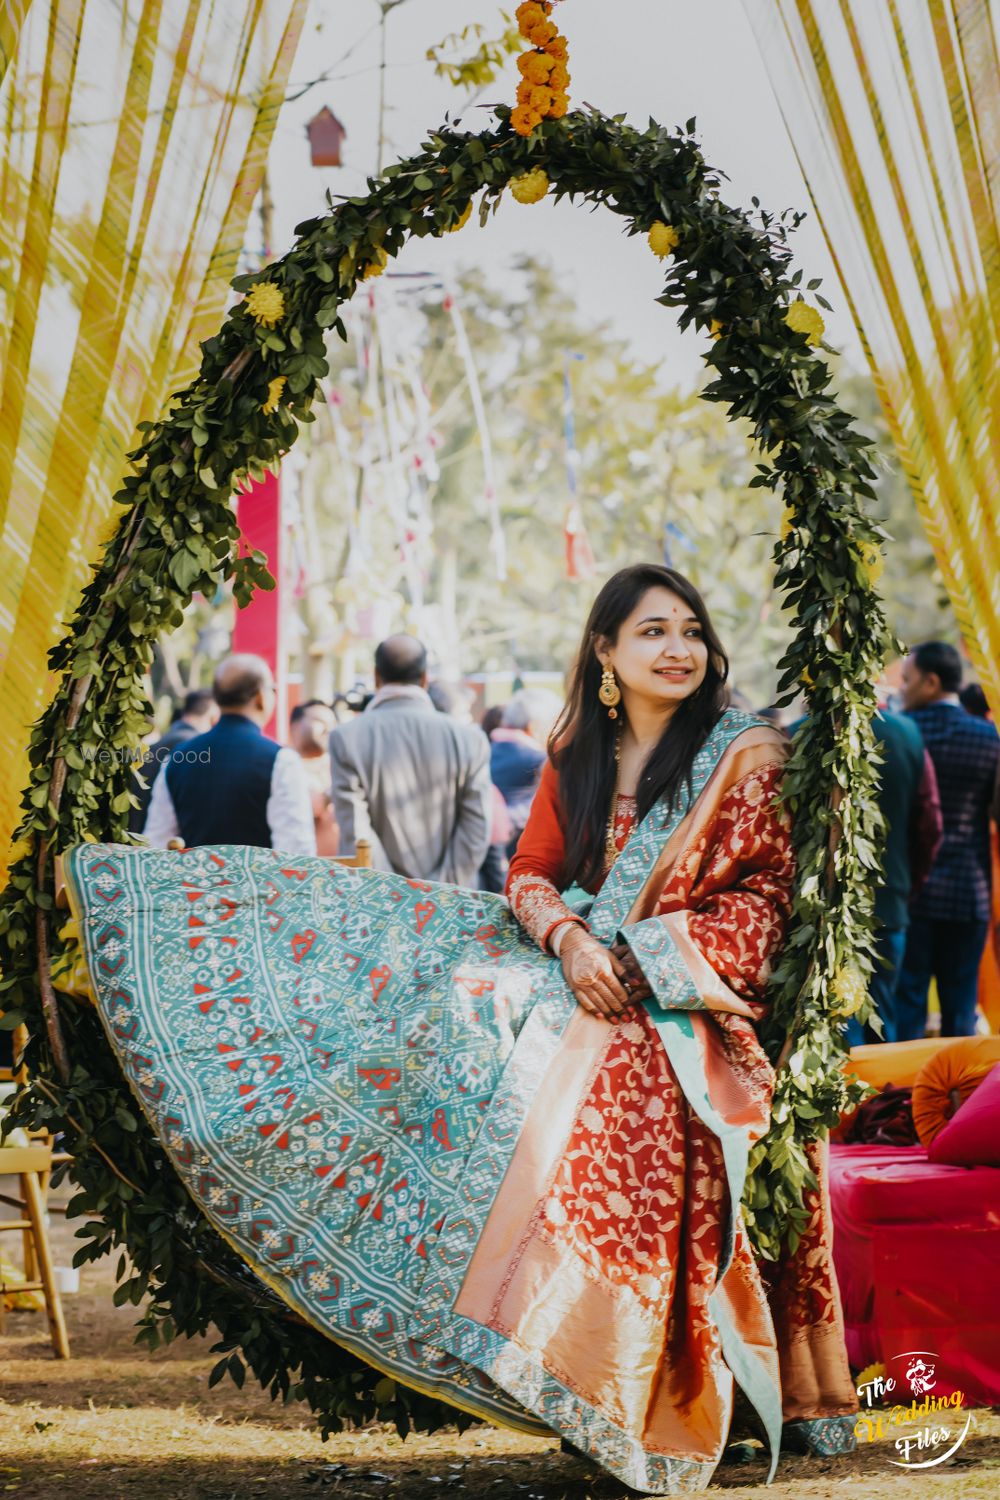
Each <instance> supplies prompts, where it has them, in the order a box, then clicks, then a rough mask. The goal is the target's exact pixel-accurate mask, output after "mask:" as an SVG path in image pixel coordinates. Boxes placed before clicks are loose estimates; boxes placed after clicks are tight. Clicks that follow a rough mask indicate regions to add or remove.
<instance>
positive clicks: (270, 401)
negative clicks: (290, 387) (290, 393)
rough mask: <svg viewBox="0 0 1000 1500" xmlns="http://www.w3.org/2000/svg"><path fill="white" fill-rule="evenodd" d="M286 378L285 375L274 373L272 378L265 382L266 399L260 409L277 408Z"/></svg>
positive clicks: (270, 410)
mask: <svg viewBox="0 0 1000 1500" xmlns="http://www.w3.org/2000/svg"><path fill="white" fill-rule="evenodd" d="M286 379H287V377H286V376H284V375H276V376H275V377H274V379H273V380H269V381H268V382H267V400H266V401H265V402H264V405H263V406H262V407H261V411H266V412H272V411H277V410H278V405H279V403H280V401H281V393H282V391H283V390H284V389H285V380H286Z"/></svg>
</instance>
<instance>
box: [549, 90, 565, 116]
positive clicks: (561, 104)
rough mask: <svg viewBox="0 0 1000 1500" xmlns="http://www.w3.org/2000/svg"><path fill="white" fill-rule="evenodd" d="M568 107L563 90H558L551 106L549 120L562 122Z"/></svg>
mask: <svg viewBox="0 0 1000 1500" xmlns="http://www.w3.org/2000/svg"><path fill="white" fill-rule="evenodd" d="M568 107H569V106H568V101H567V97H566V95H565V94H564V93H563V91H562V89H556V91H555V93H554V94H553V95H552V103H551V104H550V105H549V119H550V120H561V119H562V117H563V115H564V114H565V113H566V110H567V108H568Z"/></svg>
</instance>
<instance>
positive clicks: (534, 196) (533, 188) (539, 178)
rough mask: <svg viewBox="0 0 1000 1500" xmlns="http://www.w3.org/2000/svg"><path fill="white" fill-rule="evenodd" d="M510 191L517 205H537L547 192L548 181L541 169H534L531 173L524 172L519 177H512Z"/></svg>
mask: <svg viewBox="0 0 1000 1500" xmlns="http://www.w3.org/2000/svg"><path fill="white" fill-rule="evenodd" d="M510 190H511V192H512V194H513V195H514V197H515V198H516V200H517V202H518V203H537V202H538V201H539V199H541V198H544V197H545V194H546V193H547V192H548V190H549V179H548V178H547V177H546V175H545V173H544V172H543V171H542V169H541V167H535V168H534V170H533V171H531V172H524V173H522V175H521V176H520V177H512V178H511V181H510Z"/></svg>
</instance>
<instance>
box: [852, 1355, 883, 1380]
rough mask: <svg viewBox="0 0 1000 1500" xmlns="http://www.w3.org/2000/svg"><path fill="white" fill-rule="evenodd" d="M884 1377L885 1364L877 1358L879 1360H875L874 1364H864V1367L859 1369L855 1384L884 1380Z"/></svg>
mask: <svg viewBox="0 0 1000 1500" xmlns="http://www.w3.org/2000/svg"><path fill="white" fill-rule="evenodd" d="M884 1379H885V1365H884V1364H883V1363H882V1361H881V1360H880V1359H879V1360H876V1362H875V1364H873V1365H865V1367H864V1369H863V1370H862V1371H861V1373H860V1374H859V1376H858V1379H857V1384H858V1385H859V1386H860V1385H869V1384H870V1383H871V1382H872V1381H873V1380H884Z"/></svg>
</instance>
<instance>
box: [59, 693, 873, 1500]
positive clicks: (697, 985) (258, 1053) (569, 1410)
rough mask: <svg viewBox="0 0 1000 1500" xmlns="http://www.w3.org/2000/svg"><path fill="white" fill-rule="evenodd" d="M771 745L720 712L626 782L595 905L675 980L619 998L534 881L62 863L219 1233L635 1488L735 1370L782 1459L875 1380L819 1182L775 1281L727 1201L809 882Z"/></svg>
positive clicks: (663, 1463) (702, 1455)
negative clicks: (859, 1373) (859, 1384)
mask: <svg viewBox="0 0 1000 1500" xmlns="http://www.w3.org/2000/svg"><path fill="white" fill-rule="evenodd" d="M782 759H783V742H782V741H781V740H780V737H779V736H777V735H776V734H775V733H774V732H773V731H772V730H771V729H769V728H767V727H765V726H763V725H761V724H760V722H759V721H758V720H756V719H753V718H751V717H750V716H748V715H745V714H740V713H736V712H734V711H729V712H728V713H726V714H725V715H724V716H723V718H722V719H721V720H720V721H719V723H718V725H717V726H716V728H715V729H714V730H713V731H712V734H711V735H710V737H709V739H708V741H707V742H706V744H705V746H704V747H703V748H702V750H701V751H699V753H698V755H697V756H696V758H695V762H694V768H693V776H692V784H691V793H690V797H689V799H688V801H687V804H686V807H685V809H682V810H679V811H678V812H676V813H674V814H667V813H666V811H665V810H664V809H663V808H662V807H656V808H654V809H653V810H652V811H651V813H650V814H649V815H648V816H647V817H646V818H645V819H644V820H643V822H642V823H641V825H639V826H638V827H635V828H630V827H629V818H628V816H627V809H626V810H625V814H624V821H623V824H622V827H621V829H620V834H621V840H620V841H621V843H622V849H621V854H620V856H619V857H618V859H617V861H616V863H615V864H614V866H613V868H612V870H611V871H610V873H609V874H608V876H607V878H606V879H605V881H604V883H603V885H602V887H601V889H600V891H599V892H598V894H597V896H596V898H595V900H594V902H593V906H592V908H591V910H590V912H589V914H588V918H587V920H588V922H589V925H590V926H591V928H592V929H593V931H594V932H595V933H597V935H598V936H600V937H601V938H602V939H605V940H607V941H609V942H610V941H613V940H614V938H615V936H616V934H618V933H621V934H622V935H623V936H624V937H625V938H626V939H627V940H628V941H629V942H630V943H631V945H632V947H633V950H634V951H635V953H636V955H637V957H638V959H639V962H640V963H641V965H642V967H643V970H644V972H645V974H646V976H647V978H648V980H649V983H650V986H651V988H652V991H653V996H654V997H655V998H653V999H651V1000H650V1001H648V1002H645V1003H643V1004H641V1005H637V1006H636V1007H634V1009H633V1010H632V1011H631V1012H629V1013H627V1014H626V1016H624V1017H623V1018H622V1019H621V1020H620V1021H619V1022H617V1023H616V1024H614V1025H609V1024H608V1023H606V1022H604V1021H600V1020H597V1019H595V1018H593V1017H591V1016H589V1015H587V1014H586V1013H585V1012H584V1011H583V1010H581V1009H580V1007H579V1006H577V1004H576V1002H575V1000H574V998H573V995H572V993H571V992H570V990H569V987H568V986H567V984H566V982H565V979H564V978H563V975H562V972H561V968H560V965H559V963H558V960H557V959H556V958H554V957H553V956H552V955H551V954H550V953H549V952H548V950H547V949H546V948H545V947H544V945H543V944H541V943H539V942H538V941H536V940H535V939H534V938H532V937H530V936H529V935H528V933H527V931H526V930H525V921H527V923H528V925H531V924H532V919H531V918H530V917H528V916H527V915H526V906H529V905H530V906H532V907H533V908H534V909H535V925H536V926H537V923H538V922H539V921H541V920H542V919H543V917H544V912H543V910H542V908H543V907H544V904H545V892H544V890H542V889H541V886H543V885H544V881H542V882H539V881H536V882H535V889H534V892H533V894H532V892H531V891H527V892H526V893H525V891H522V899H520V900H518V899H516V898H513V897H512V899H514V904H515V906H516V907H519V908H520V909H521V910H522V922H520V923H519V922H518V921H516V920H515V918H514V917H513V916H512V914H511V911H510V910H509V908H508V906H507V904H506V903H505V902H504V901H503V900H501V899H500V898H498V897H494V896H489V895H486V894H484V893H481V892H472V891H465V890H460V889H458V888H455V887H449V886H442V885H430V884H427V883H426V882H421V881H413V880H407V879H405V878H403V877H401V876H396V875H391V874H385V873H382V872H378V871H365V870H352V869H346V868H345V867H343V866H339V865H337V864H335V863H334V862H332V861H329V860H323V859H318V858H311V859H309V858H300V857H291V856H288V855H283V854H281V853H280V852H279V851H276V850H270V849H256V848H246V847H235V846H229V847H219V848H215V847H212V848H201V849H191V850H187V851H184V852H182V853H177V854H171V853H168V852H165V851H159V850H148V851H135V850H130V849H121V848H116V847H114V846H108V845H84V846H82V847H80V848H78V849H76V850H73V851H71V852H70V854H69V855H68V857H67V861H66V868H67V884H68V888H69V891H70V897H71V903H72V907H73V911H74V915H75V917H76V918H77V920H78V922H79V927H80V933H81V937H82V941H83V945H84V951H85V955H86V961H87V968H88V971H89V975H90V982H91V985H92V988H93V993H94V998H95V1001H96V1004H97V1007H98V1011H99V1013H100V1016H101V1019H102V1021H103V1023H104V1027H105V1031H106V1034H107V1036H108V1039H109V1042H110V1044H111V1046H112V1047H113V1049H114V1051H115V1053H116V1056H117V1057H118V1060H119V1063H120V1066H121V1069H122V1072H123V1074H124V1076H125V1078H127V1080H128V1082H129V1084H130V1085H131V1088H132V1090H133V1092H134V1095H135V1097H136V1099H137V1100H138V1102H139V1104H140V1106H141V1108H142V1110H143V1111H144V1113H145V1115H146V1117H147V1119H148V1120H149V1122H150V1124H151V1126H152V1128H153V1130H154V1132H155V1134H156V1136H157V1138H158V1140H159V1142H160V1145H161V1147H162V1149H163V1151H164V1152H165V1154H166V1155H167V1157H168V1158H169V1159H170V1161H171V1162H172V1163H173V1165H174V1167H175V1168H176V1170H177V1172H178V1173H179V1175H180V1176H181V1178H182V1179H183V1181H184V1183H185V1185H186V1187H187V1189H188V1191H189V1193H190V1194H191V1196H192V1198H193V1199H194V1201H195V1202H196V1204H197V1205H198V1207H199V1210H200V1211H201V1213H202V1214H203V1215H204V1216H205V1218H206V1219H208V1220H209V1222H210V1223H212V1224H213V1225H214V1226H215V1228H216V1229H217V1230H218V1232H219V1235H220V1236H221V1241H224V1242H225V1246H228V1247H229V1249H230V1250H232V1251H235V1252H237V1253H238V1254H239V1255H240V1256H241V1257H242V1258H243V1260H244V1261H245V1262H246V1263H247V1264H248V1265H250V1266H251V1267H252V1268H253V1270H254V1271H255V1273H256V1274H257V1276H258V1277H259V1278H260V1279H261V1280H262V1281H264V1282H265V1283H266V1284H267V1285H268V1286H269V1287H271V1288H272V1290H273V1291H274V1292H275V1293H276V1294H277V1295H278V1296H280V1297H281V1298H282V1299H283V1300H284V1301H285V1302H287V1303H288V1304H290V1305H291V1306H292V1307H293V1308H294V1309H295V1310H296V1311H297V1312H298V1313H299V1314H300V1316H302V1317H303V1318H305V1319H306V1320H307V1321H308V1322H309V1323H311V1324H312V1325H313V1326H314V1327H316V1328H318V1329H319V1330H321V1331H322V1332H323V1333H324V1334H325V1335H326V1336H327V1337H329V1338H331V1339H332V1340H334V1341H335V1342H336V1343H338V1344H341V1345H343V1346H345V1347H346V1348H348V1349H349V1350H351V1351H353V1352H354V1353H356V1354H357V1355H358V1356H360V1357H361V1358H362V1359H364V1360H366V1361H367V1362H368V1363H369V1364H371V1365H374V1366H375V1367H376V1368H377V1369H379V1370H382V1371H384V1372H385V1373H386V1374H388V1375H390V1376H392V1377H393V1378H395V1379H397V1380H398V1381H400V1382H401V1383H402V1384H405V1385H408V1386H412V1387H414V1388H416V1389H418V1390H421V1391H424V1392H426V1393H428V1394H431V1395H437V1396H440V1397H442V1398H443V1399H445V1400H446V1401H450V1402H452V1403H453V1404H455V1405H457V1406H459V1407H462V1408H463V1409H465V1410H466V1411H469V1412H472V1413H474V1414H476V1415H478V1416H482V1417H486V1418H489V1419H491V1420H493V1421H500V1422H506V1423H509V1424H511V1425H514V1426H516V1427H519V1428H521V1429H523V1430H527V1431H534V1432H539V1431H545V1430H552V1431H555V1432H556V1433H558V1434H560V1435H561V1436H563V1437H565V1438H567V1439H568V1440H569V1441H570V1442H571V1443H573V1444H574V1445H575V1446H576V1447H577V1448H579V1449H581V1450H583V1451H584V1452H586V1453H588V1454H590V1455H592V1456H593V1458H595V1459H596V1460H597V1461H598V1462H600V1463H601V1464H603V1465H604V1466H605V1467H606V1468H607V1469H608V1470H609V1471H610V1472H611V1473H613V1474H615V1475H616V1476H617V1477H618V1478H620V1479H622V1480H624V1481H625V1482H626V1483H627V1484H629V1485H631V1486H632V1487H633V1488H636V1489H640V1490H643V1491H645V1492H646V1493H650V1492H652V1493H656V1494H673V1493H678V1492H681V1491H685V1490H692V1489H697V1488H700V1487H702V1486H704V1485H705V1484H707V1483H708V1481H709V1480H710V1479H711V1476H712V1473H713V1471H714V1469H715V1466H716V1464H717V1462H718V1460H719V1458H720V1456H721V1453H722V1451H723V1448H724V1446H725V1442H726V1438H727V1436H728V1432H729V1427H730V1420H731V1414H732V1410H733V1404H734V1400H735V1390H736V1387H739V1388H740V1389H741V1390H742V1391H743V1392H744V1393H745V1395H746V1397H747V1399H748V1400H749V1402H750V1403H751V1405H752V1406H753V1408H754V1409H755V1410H756V1412H757V1413H758V1415H759V1418H760V1421H761V1424H762V1426H763V1429H764V1431H765V1432H766V1434H767V1437H768V1440H769V1443H770V1448H771V1456H772V1464H771V1472H772V1473H773V1469H774V1463H775V1462H776V1460H777V1455H778V1449H779V1445H780V1442H781V1437H782V1418H783V1417H784V1418H785V1419H786V1420H787V1419H788V1418H789V1417H805V1418H826V1419H828V1420H834V1421H835V1420H836V1419H837V1418H838V1417H842V1416H843V1415H844V1414H848V1413H851V1412H853V1411H854V1410H855V1409H856V1401H855V1395H854V1391H853V1389H852V1386H851V1381H850V1375H849V1371H848V1368H847V1361H846V1357H845V1353H844V1340H843V1329H842V1326H841V1321H840V1313H839V1307H838V1299H837V1294H836V1288H835V1285H834V1281H833V1272H832V1268H831V1263H830V1254H829V1232H830V1231H829V1217H828V1214H827V1210H826V1203H825V1198H824V1196H823V1195H819V1196H818V1197H817V1200H816V1202H815V1203H814V1204H812V1205H810V1206H811V1207H812V1209H813V1214H812V1225H811V1230H810V1233H809V1234H808V1235H807V1236H806V1238H805V1239H804V1240H803V1242H802V1244H801V1245H800V1247H799V1250H798V1252H797V1253H796V1255H795V1256H794V1257H793V1258H791V1259H790V1260H789V1261H787V1262H786V1263H784V1264H782V1265H781V1266H779V1267H776V1268H773V1274H772V1275H771V1276H770V1277H769V1278H768V1284H765V1280H764V1279H763V1278H762V1275H761V1271H760V1269H759V1268H758V1266H757V1264H756V1262H755V1260H754V1257H753V1255H752V1253H751V1250H750V1246H749V1244H748V1241H747V1236H746V1232H745V1229H744V1226H743V1223H742V1220H741V1216H740V1210H739V1205H740V1201H741V1198H742V1196H743V1191H744V1185H745V1178H746V1169H747V1158H748V1153H749V1150H750V1147H751V1145H752V1144H753V1142H754V1141H755V1140H757V1139H758V1138H759V1137H760V1136H761V1134H762V1133H763V1132H764V1131H765V1130H766V1129H767V1124H768V1111H769V1101H770V1095H771V1087H772V1082H773V1075H772V1072H771V1068H770V1066H769V1064H768V1062H767V1059H766V1057H765V1056H764V1054H763V1052H762V1050H761V1048H760V1046H759V1044H758V1042H757V1039H756V1035H755V1032H754V1029H753V1022H754V1020H755V1019H756V1018H757V1017H758V1016H759V1015H760V1010H761V1004H762V1000H761V996H762V994H763V987H764V984H765V983H766V977H767V966H768V962H769V960H770V957H771V955H772V954H773V952H774V951H775V949H776V948H777V946H778V945H779V943H780V941H781V938H782V934H783V929H784V919H785V913H786V911H787V903H788V892H789V889H790V881H791V863H790V851H789V847H788V838H787V828H786V827H785V826H784V824H783V823H782V822H781V820H780V818H779V817H778V815H777V814H776V813H775V811H774V809H773V807H772V806H771V804H772V801H773V793H774V790H775V787H776V785H777V780H776V778H777V776H778V774H779V771H780V765H781V761H782ZM550 899H554V900H555V901H556V902H557V904H558V903H559V898H558V894H556V893H552V892H550ZM557 909H558V906H557ZM562 909H563V910H565V909H564V908H562ZM542 936H543V938H544V933H543V934H542ZM817 1166H819V1167H821V1166H822V1163H821V1162H820V1161H819V1159H818V1158H817ZM820 1176H821V1181H822V1180H823V1174H822V1172H821V1174H820ZM226 1253H227V1254H228V1253H229V1251H227V1252H226Z"/></svg>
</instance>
